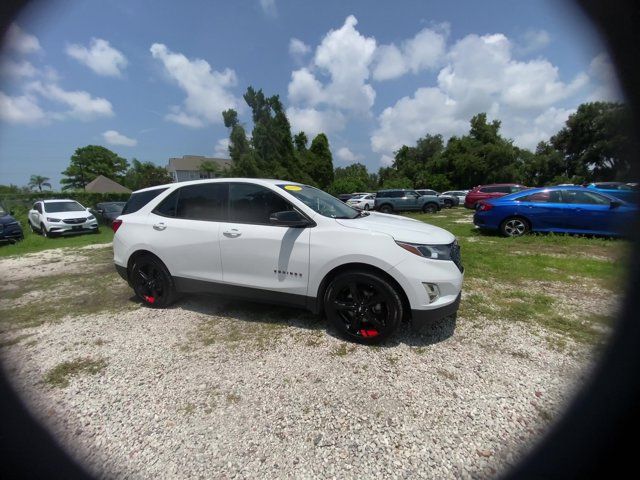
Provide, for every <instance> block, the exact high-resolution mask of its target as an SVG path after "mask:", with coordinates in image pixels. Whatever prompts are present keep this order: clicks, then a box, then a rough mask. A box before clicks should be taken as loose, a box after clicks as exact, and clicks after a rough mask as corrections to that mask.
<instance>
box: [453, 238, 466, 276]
mask: <svg viewBox="0 0 640 480" xmlns="http://www.w3.org/2000/svg"><path fill="white" fill-rule="evenodd" d="M451 260H453V263H455V264H456V267H458V270H460V272H464V266H463V265H462V256H461V255H460V245H458V242H453V243H452V244H451Z"/></svg>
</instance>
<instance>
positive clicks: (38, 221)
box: [29, 200, 99, 237]
mask: <svg viewBox="0 0 640 480" xmlns="http://www.w3.org/2000/svg"><path fill="white" fill-rule="evenodd" d="M29 227H30V228H31V231H32V232H39V233H41V234H42V235H44V236H45V237H53V236H57V235H63V234H69V233H74V234H75V233H83V232H93V233H98V232H99V230H98V221H97V220H96V217H95V216H93V214H92V213H91V212H89V209H87V208H85V207H83V206H82V205H80V204H79V203H78V202H76V201H75V200H41V201H39V202H36V203H34V204H33V207H32V208H31V210H29Z"/></svg>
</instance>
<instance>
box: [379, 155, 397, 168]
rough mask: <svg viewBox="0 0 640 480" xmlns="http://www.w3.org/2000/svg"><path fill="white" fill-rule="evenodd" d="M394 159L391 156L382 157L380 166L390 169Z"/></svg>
mask: <svg viewBox="0 0 640 480" xmlns="http://www.w3.org/2000/svg"><path fill="white" fill-rule="evenodd" d="M393 161H394V158H393V157H392V156H391V155H382V156H381V157H380V165H381V166H383V167H390V166H391V165H393Z"/></svg>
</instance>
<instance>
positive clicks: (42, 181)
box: [28, 175, 51, 192]
mask: <svg viewBox="0 0 640 480" xmlns="http://www.w3.org/2000/svg"><path fill="white" fill-rule="evenodd" d="M49 180H50V178H49V177H43V176H42V175H31V178H30V179H29V183H28V186H29V188H31V189H32V190H35V189H36V188H37V189H38V191H39V192H41V191H42V187H49V190H51V182H50V181H49Z"/></svg>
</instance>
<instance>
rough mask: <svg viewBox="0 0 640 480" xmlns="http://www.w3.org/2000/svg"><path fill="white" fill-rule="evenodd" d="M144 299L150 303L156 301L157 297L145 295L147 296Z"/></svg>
mask: <svg viewBox="0 0 640 480" xmlns="http://www.w3.org/2000/svg"><path fill="white" fill-rule="evenodd" d="M144 299H145V300H146V301H147V302H149V303H153V302H155V301H156V298H155V297H150V296H149V295H145V296H144Z"/></svg>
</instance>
